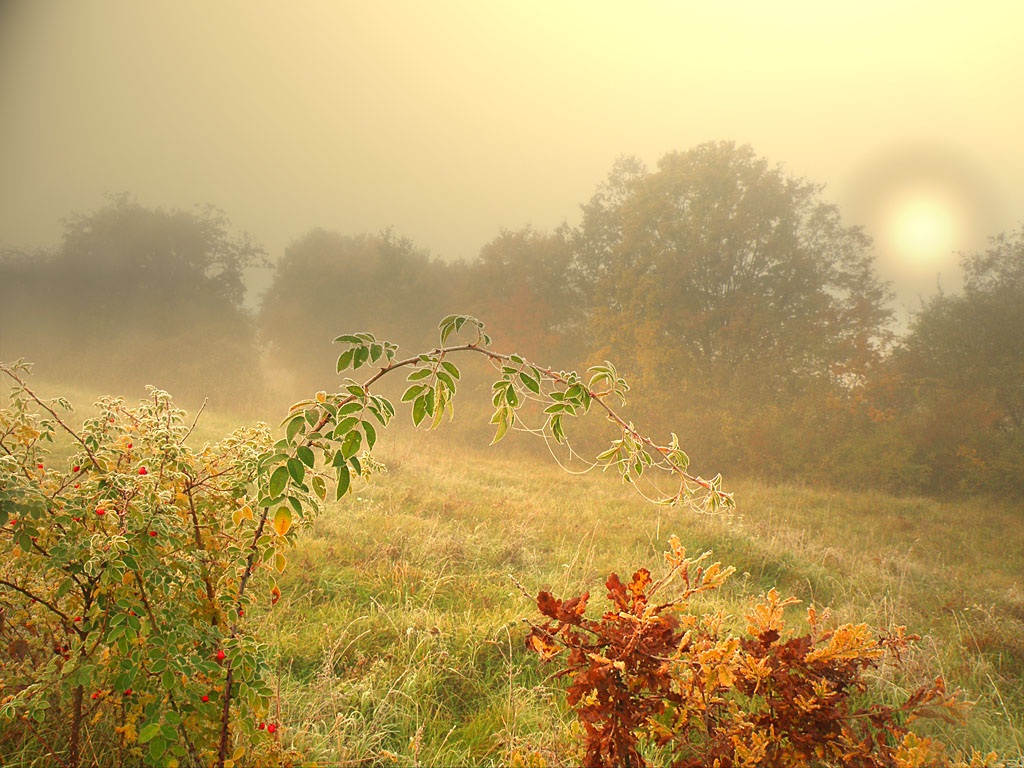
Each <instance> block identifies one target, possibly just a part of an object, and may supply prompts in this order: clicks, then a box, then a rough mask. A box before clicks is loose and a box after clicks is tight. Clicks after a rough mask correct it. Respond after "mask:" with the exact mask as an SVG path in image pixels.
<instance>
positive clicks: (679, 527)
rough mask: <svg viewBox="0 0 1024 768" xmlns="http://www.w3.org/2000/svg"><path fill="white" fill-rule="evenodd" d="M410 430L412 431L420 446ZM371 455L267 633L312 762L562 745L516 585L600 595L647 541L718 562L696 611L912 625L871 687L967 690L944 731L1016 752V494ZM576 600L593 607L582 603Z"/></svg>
mask: <svg viewBox="0 0 1024 768" xmlns="http://www.w3.org/2000/svg"><path fill="white" fill-rule="evenodd" d="M428 448H429V450H428ZM379 453H380V458H381V460H382V461H383V462H384V463H385V464H386V465H387V467H388V471H387V473H386V474H383V475H380V476H378V477H377V478H375V479H374V480H373V481H372V482H370V483H368V484H366V485H365V486H364V487H361V488H359V489H358V490H357V492H356V494H355V495H354V496H352V497H349V498H348V499H346V500H345V501H344V502H343V503H342V504H339V505H338V506H336V507H334V508H332V509H331V510H330V511H329V512H328V513H327V514H325V515H324V516H323V517H321V518H320V519H319V520H317V521H316V523H315V524H314V525H313V527H312V529H311V530H309V531H308V532H307V533H306V534H305V535H304V536H303V538H302V539H301V540H300V542H299V544H298V545H297V546H296V549H295V552H294V554H293V555H292V556H291V557H290V560H289V567H288V570H287V571H286V572H285V575H284V578H283V580H282V581H281V582H280V583H281V585H282V588H283V593H284V596H283V599H282V601H281V602H280V603H279V604H278V606H277V609H276V610H275V611H273V612H272V613H270V614H268V615H267V616H266V618H265V621H266V622H267V627H266V636H267V637H270V638H273V643H274V645H275V647H276V651H277V654H278V665H279V666H278V670H277V680H276V685H277V686H278V687H279V691H280V722H281V723H283V724H284V729H283V732H282V733H283V738H284V739H286V740H288V742H289V743H291V744H292V745H293V746H294V748H295V749H296V750H297V752H298V753H301V754H302V755H303V756H304V757H305V758H306V759H313V760H325V761H330V763H331V764H340V765H364V764H388V763H392V762H394V763H397V764H411V763H417V764H428V765H466V764H470V763H472V764H508V763H510V762H513V763H522V764H537V765H540V764H548V765H572V764H576V763H577V762H578V755H577V753H576V752H575V750H576V748H577V747H576V740H575V734H576V733H577V731H576V729H577V727H578V726H577V725H576V724H574V722H573V717H572V714H571V713H570V712H569V711H568V709H567V708H566V706H565V704H564V699H563V696H562V694H561V693H560V687H559V680H557V679H552V672H554V671H555V667H554V666H553V665H545V664H543V663H541V662H540V661H539V660H538V659H537V657H536V656H535V655H534V654H532V653H529V652H528V651H527V650H526V648H525V647H524V644H523V638H524V636H525V634H526V625H525V623H524V621H523V620H524V619H527V618H528V619H536V618H537V613H536V607H535V606H534V605H532V604H531V603H530V602H529V601H528V600H527V599H526V597H525V596H524V595H523V594H522V593H521V592H520V591H519V590H518V588H517V587H516V585H515V584H514V582H513V581H512V577H514V578H515V579H516V580H517V581H519V582H520V583H522V585H523V586H525V587H526V589H527V590H529V591H530V592H531V593H534V594H535V593H536V591H537V590H539V589H549V590H551V591H553V592H554V594H555V595H556V596H561V597H571V596H575V595H577V594H580V593H581V592H583V591H586V590H590V591H591V592H592V594H593V595H594V596H595V598H596V597H597V596H599V595H600V596H601V597H602V598H603V592H604V590H603V588H602V586H601V585H602V584H603V582H604V580H605V578H606V577H607V575H608V574H609V573H610V572H612V571H618V572H619V573H620V574H621V575H623V577H625V576H626V575H628V573H632V571H633V570H635V569H636V568H639V567H641V566H645V567H648V568H650V569H651V570H652V572H654V573H658V572H659V568H660V564H661V562H662V552H663V551H664V550H665V549H667V543H666V542H667V539H668V537H669V536H670V535H671V534H673V533H674V534H676V535H678V536H679V537H680V539H681V540H682V541H683V542H684V544H686V546H687V550H688V551H690V552H699V551H703V550H706V549H712V550H713V551H714V559H716V560H721V561H722V562H723V563H724V564H730V565H733V566H735V567H736V569H737V573H736V574H735V575H734V576H733V577H732V579H731V580H730V582H728V583H727V585H726V587H725V588H724V589H722V590H720V591H719V592H718V593H713V594H714V595H715V596H714V597H713V598H711V599H704V600H701V601H698V602H697V603H695V604H694V608H695V609H698V610H701V611H708V610H718V609H721V610H723V611H725V612H726V613H727V614H728V615H729V616H730V617H732V620H734V621H737V622H738V621H741V620H742V618H743V616H744V613H745V612H746V611H747V610H748V609H749V607H750V605H751V602H752V600H753V599H754V598H755V597H756V596H757V595H759V594H762V593H764V592H766V591H767V590H768V589H770V588H771V587H773V586H775V587H777V588H778V589H779V590H780V592H782V593H783V594H784V595H791V596H795V597H798V598H800V599H801V600H802V601H803V606H799V607H797V608H794V609H791V610H793V611H794V612H801V611H802V610H803V608H804V607H806V605H807V604H810V603H813V604H815V605H818V606H829V607H831V609H832V611H833V614H834V616H835V618H836V619H837V620H841V621H854V622H860V621H866V622H868V623H870V624H872V625H874V626H877V627H889V626H892V625H894V624H905V625H907V627H908V629H909V631H911V632H914V633H916V634H919V635H921V636H922V639H921V641H920V642H919V643H918V644H917V647H916V650H915V652H914V653H913V654H912V655H911V656H908V657H905V658H904V665H903V667H902V668H901V669H891V668H889V669H882V670H880V672H879V674H878V675H877V679H876V681H875V683H876V685H875V692H874V695H875V696H876V697H878V698H880V699H882V700H895V699H896V698H897V697H898V695H900V694H903V695H905V694H906V693H907V692H908V691H910V690H911V689H913V688H915V687H916V686H917V685H920V684H922V683H924V682H927V681H928V680H929V679H930V678H933V677H934V676H936V675H940V674H941V675H942V676H944V677H945V678H946V680H947V682H948V683H949V684H950V685H951V686H955V687H959V688H962V689H963V690H964V692H965V697H966V698H967V699H968V700H970V701H972V702H976V706H975V707H974V708H973V709H972V711H971V713H970V715H969V717H968V719H967V722H966V724H965V725H963V726H949V725H945V724H943V723H939V722H934V723H925V724H924V726H923V730H924V731H926V732H938V733H939V734H940V735H941V737H942V738H943V739H944V740H946V742H947V743H948V744H949V745H950V746H959V747H966V748H969V747H971V746H973V747H977V748H979V749H980V748H984V749H985V750H989V749H996V750H997V751H998V752H999V753H1000V754H1001V755H1002V756H1004V757H1008V758H1012V757H1013V756H1015V755H1016V756H1020V755H1021V744H1022V743H1024V683H1022V679H1024V645H1022V644H1021V642H1020V637H1021V636H1022V635H1021V631H1022V629H1024V591H1022V582H1021V573H1024V507H1022V506H1020V505H999V504H994V503H991V502H985V501H981V500H971V501H949V502H944V501H936V500H933V499H926V498H914V497H911V498H897V497H894V496H891V495H888V494H886V493H885V492H884V491H881V490H874V491H863V492H859V493H850V492H845V491H844V492H838V491H835V492H833V491H823V490H816V489H813V488H806V487H798V486H792V485H779V486H770V485H766V484H763V483H760V482H745V481H737V480H733V481H732V482H731V483H729V485H730V487H731V488H732V489H733V490H734V491H735V493H736V496H737V498H738V499H739V502H738V510H737V512H736V513H735V514H733V515H731V516H726V517H722V516H715V517H708V516H700V515H694V514H692V513H689V512H686V511H681V510H677V509H670V508H660V507H655V506H652V505H650V504H648V503H646V502H644V501H643V500H642V499H638V498H637V497H636V495H635V493H633V491H632V489H630V488H628V487H623V486H622V485H621V484H620V482H619V481H618V479H617V478H615V477H611V476H608V475H604V476H602V475H601V474H600V473H591V474H590V475H587V476H583V477H578V476H570V475H567V474H566V473H564V472H563V471H561V470H560V469H559V468H558V467H557V466H555V465H553V464H552V463H550V462H547V463H545V462H543V461H541V460H540V459H538V458H535V457H522V456H515V455H502V451H501V450H500V449H498V448H494V449H491V450H490V451H479V450H474V449H467V448H463V447H459V446H458V445H456V444H455V441H447V440H445V439H444V437H443V436H441V437H439V438H438V437H435V436H429V437H425V436H423V435H414V436H409V435H402V436H400V437H399V438H395V439H391V440H388V441H386V444H385V446H384V448H383V450H381V451H380V452H379ZM595 604H602V603H601V602H600V601H597V602H596V603H595Z"/></svg>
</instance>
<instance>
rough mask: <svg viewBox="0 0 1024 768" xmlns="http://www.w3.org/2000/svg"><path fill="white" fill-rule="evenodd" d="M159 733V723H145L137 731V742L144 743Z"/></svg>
mask: <svg viewBox="0 0 1024 768" xmlns="http://www.w3.org/2000/svg"><path fill="white" fill-rule="evenodd" d="M158 733H160V723H146V724H145V725H144V726H142V729H141V730H140V731H139V744H145V743H146V742H147V741H149V740H150V739H152V738H153V737H154V736H156V735H157V734H158Z"/></svg>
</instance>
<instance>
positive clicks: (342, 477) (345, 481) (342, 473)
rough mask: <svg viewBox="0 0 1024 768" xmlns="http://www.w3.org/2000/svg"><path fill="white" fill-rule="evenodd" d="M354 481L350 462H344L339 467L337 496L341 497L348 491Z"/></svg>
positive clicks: (337, 497)
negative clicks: (350, 471) (349, 469)
mask: <svg viewBox="0 0 1024 768" xmlns="http://www.w3.org/2000/svg"><path fill="white" fill-rule="evenodd" d="M351 481H352V476H351V475H350V474H349V471H348V464H342V465H340V466H339V467H338V488H337V491H336V492H335V498H336V499H340V498H341V497H342V496H344V495H345V493H346V491H348V486H349V483H350V482H351Z"/></svg>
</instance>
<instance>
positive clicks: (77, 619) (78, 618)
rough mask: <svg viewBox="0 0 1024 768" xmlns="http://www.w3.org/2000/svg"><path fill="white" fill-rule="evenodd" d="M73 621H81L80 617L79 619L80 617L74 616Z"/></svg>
mask: <svg viewBox="0 0 1024 768" xmlns="http://www.w3.org/2000/svg"><path fill="white" fill-rule="evenodd" d="M73 620H74V621H81V620H82V617H81V616H75V618H74V619H73Z"/></svg>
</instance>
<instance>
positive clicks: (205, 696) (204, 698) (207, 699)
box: [203, 693, 210, 701]
mask: <svg viewBox="0 0 1024 768" xmlns="http://www.w3.org/2000/svg"><path fill="white" fill-rule="evenodd" d="M209 700H210V697H209V696H207V695H206V694H205V693H204V694H203V701H209Z"/></svg>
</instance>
